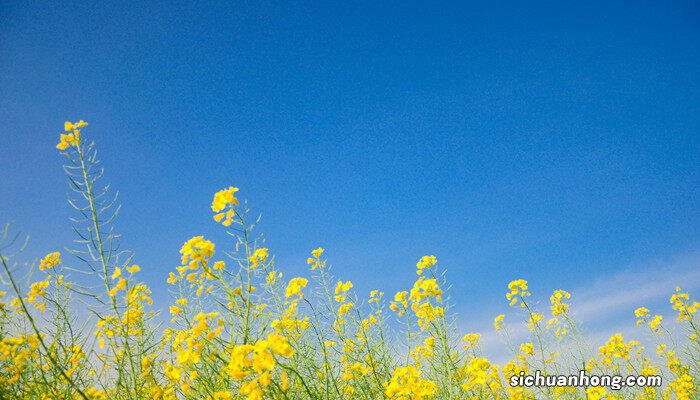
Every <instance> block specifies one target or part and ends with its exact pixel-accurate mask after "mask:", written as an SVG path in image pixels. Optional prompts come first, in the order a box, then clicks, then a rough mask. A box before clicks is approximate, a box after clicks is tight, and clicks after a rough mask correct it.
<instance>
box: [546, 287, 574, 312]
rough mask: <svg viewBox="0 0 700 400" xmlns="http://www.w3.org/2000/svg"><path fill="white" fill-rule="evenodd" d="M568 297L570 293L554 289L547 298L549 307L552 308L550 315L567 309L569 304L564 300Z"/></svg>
mask: <svg viewBox="0 0 700 400" xmlns="http://www.w3.org/2000/svg"><path fill="white" fill-rule="evenodd" d="M569 298H571V295H570V294H569V292H567V291H565V290H555V291H554V293H553V294H552V296H551V297H550V298H549V302H550V303H551V306H550V307H549V308H550V310H552V316H554V317H556V316H558V315H561V314H564V313H566V312H567V311H569V305H568V304H566V303H564V300H565V299H569Z"/></svg>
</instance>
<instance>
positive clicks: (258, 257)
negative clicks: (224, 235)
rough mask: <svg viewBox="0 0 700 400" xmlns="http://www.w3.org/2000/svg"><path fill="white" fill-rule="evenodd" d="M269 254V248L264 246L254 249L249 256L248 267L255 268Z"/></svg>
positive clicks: (262, 262)
mask: <svg viewBox="0 0 700 400" xmlns="http://www.w3.org/2000/svg"><path fill="white" fill-rule="evenodd" d="M269 255H270V252H269V249H268V248H266V247H263V248H260V249H256V250H255V251H254V252H253V255H252V256H251V257H250V260H249V261H250V268H257V267H259V266H260V265H262V264H264V263H265V260H267V257H268V256H269Z"/></svg>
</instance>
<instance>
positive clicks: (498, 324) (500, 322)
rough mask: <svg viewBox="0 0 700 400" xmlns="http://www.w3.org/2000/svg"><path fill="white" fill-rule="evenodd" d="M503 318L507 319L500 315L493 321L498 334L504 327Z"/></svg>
mask: <svg viewBox="0 0 700 400" xmlns="http://www.w3.org/2000/svg"><path fill="white" fill-rule="evenodd" d="M503 318H505V315H503V314H500V315H498V316H496V318H494V319H493V327H494V329H496V332H498V331H500V330H501V327H502V326H503Z"/></svg>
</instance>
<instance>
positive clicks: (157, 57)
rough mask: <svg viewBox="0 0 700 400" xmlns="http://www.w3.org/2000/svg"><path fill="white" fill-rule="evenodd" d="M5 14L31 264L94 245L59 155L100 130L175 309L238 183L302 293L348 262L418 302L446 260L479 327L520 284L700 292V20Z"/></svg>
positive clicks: (533, 11) (150, 265) (263, 7)
mask: <svg viewBox="0 0 700 400" xmlns="http://www.w3.org/2000/svg"><path fill="white" fill-rule="evenodd" d="M0 8H1V10H0V54H2V56H0V93H2V96H0V121H2V130H1V133H0V135H2V136H1V137H2V140H1V141H0V143H1V144H0V151H1V154H2V157H0V181H1V182H2V184H1V186H0V187H1V188H2V189H1V190H2V195H1V196H0V220H2V221H5V220H13V221H15V223H16V225H15V226H16V228H17V229H18V230H21V231H23V232H26V233H29V234H31V236H32V245H31V247H30V248H29V250H28V252H27V256H28V257H33V256H39V255H41V254H44V253H46V252H48V251H52V250H56V249H62V248H64V247H66V246H69V245H70V241H71V240H72V237H71V231H70V226H69V223H68V217H69V216H70V209H69V206H68V205H67V203H66V201H65V199H66V196H67V194H68V187H67V184H66V182H65V179H64V177H63V173H62V171H61V168H60V165H61V162H62V161H63V160H62V158H61V157H60V156H59V154H58V151H57V150H56V149H55V148H54V145H55V143H56V141H57V137H58V134H59V132H60V131H61V127H62V123H63V121H65V120H78V119H85V120H87V121H89V122H90V127H89V128H88V129H87V130H86V131H85V134H86V135H88V136H89V137H90V138H93V139H95V140H96V141H97V142H98V146H99V149H100V154H101V158H102V160H103V162H104V163H105V166H106V167H107V175H106V179H107V180H108V181H109V182H111V183H112V185H113V187H114V188H117V189H118V190H119V191H120V195H121V199H122V201H123V203H124V208H123V212H122V215H121V219H120V220H119V221H118V223H117V228H118V230H119V231H120V232H121V233H123V235H124V244H125V245H126V246H127V247H129V248H131V249H133V250H134V251H136V254H137V261H138V263H139V264H140V265H141V266H142V268H143V270H144V272H143V275H142V277H143V279H144V280H146V281H147V282H148V283H149V284H151V286H153V289H154V291H156V293H160V294H165V288H164V285H163V281H164V279H165V276H166V275H167V272H168V271H171V270H172V269H173V268H174V267H175V266H176V265H177V264H178V259H179V256H178V250H179V248H180V246H181V244H182V242H184V241H185V240H187V239H188V238H190V237H191V236H194V235H200V234H204V235H207V236H212V237H217V238H218V237H221V236H220V228H219V227H217V225H216V224H215V223H214V222H213V221H212V220H211V211H210V209H209V205H210V203H211V197H212V194H213V193H214V192H215V191H217V190H219V189H221V188H224V187H227V186H229V185H234V186H238V187H240V188H241V191H240V197H241V198H244V199H247V200H248V201H249V202H250V205H251V206H252V207H253V209H254V210H256V211H259V212H262V213H263V218H264V219H263V224H262V225H261V228H262V230H264V232H265V233H266V236H267V238H268V244H269V245H270V247H271V248H272V250H273V252H274V253H275V254H276V256H277V259H278V265H280V267H281V268H282V269H283V270H284V271H285V272H286V273H287V275H288V276H289V275H294V274H297V273H299V274H305V273H306V272H305V262H304V260H305V259H306V256H307V254H308V252H309V251H310V250H311V249H313V248H315V247H317V246H323V247H325V248H326V249H327V255H328V256H329V258H330V260H331V262H332V264H333V265H334V268H335V269H336V272H337V273H338V274H339V275H340V276H341V277H342V278H344V279H353V280H354V281H355V283H356V287H357V288H358V289H359V290H361V291H364V292H366V291H369V290H370V289H373V288H375V287H379V288H382V289H384V290H386V291H387V292H393V291H396V290H399V289H403V288H405V287H406V286H408V285H410V284H411V282H412V280H413V279H414V278H415V275H414V273H413V270H414V265H415V262H416V260H417V259H418V258H419V257H420V256H422V255H424V254H434V255H436V256H437V257H438V258H439V260H440V262H441V264H442V265H444V266H446V267H447V268H448V270H449V275H448V276H449V279H450V281H451V282H452V285H453V286H452V299H453V300H454V301H455V302H456V303H457V311H459V312H460V314H461V315H462V317H461V318H462V320H463V321H464V322H463V324H464V325H465V326H470V324H471V321H472V320H474V321H476V320H479V321H480V322H478V323H477V322H474V324H473V325H475V326H476V325H478V324H482V323H485V324H488V323H489V322H490V317H491V316H492V315H493V314H495V313H499V312H501V311H503V310H504V309H505V299H504V297H503V295H504V292H505V286H506V285H507V283H508V282H509V281H510V280H512V279H515V278H525V279H528V280H529V281H530V284H531V287H532V289H533V291H534V292H535V293H536V294H538V293H539V295H540V298H542V299H546V296H547V295H548V293H549V292H550V291H551V290H552V289H555V288H565V289H570V290H572V291H574V292H575V293H576V291H577V290H578V292H580V293H581V294H582V297H583V298H585V297H586V296H588V297H590V298H600V295H595V293H600V294H601V295H602V294H606V293H610V292H611V291H615V290H627V289H626V287H625V286H624V285H622V283H623V282H636V281H634V280H630V279H631V278H632V277H634V276H637V277H638V276H643V277H645V278H644V279H646V283H647V285H643V282H638V283H636V284H634V285H633V286H635V287H637V288H638V287H647V288H649V289H648V290H646V291H642V292H643V293H642V295H640V297H639V300H640V301H644V302H646V304H649V303H658V304H664V305H665V302H666V300H665V299H666V297H667V296H666V295H665V294H664V295H663V296H662V295H658V294H655V295H654V296H651V297H650V295H649V293H652V292H654V293H656V292H655V291H654V290H653V289H655V288H657V287H656V286H654V284H655V283H656V282H658V284H659V285H662V283H663V284H664V285H666V286H664V287H663V288H662V289H664V291H665V289H667V286H668V289H669V290H670V288H672V286H673V283H671V282H670V281H669V282H667V281H666V280H664V279H665V278H668V277H669V276H670V277H671V278H674V277H676V278H677V279H676V280H677V281H678V283H680V284H683V285H684V286H685V287H688V288H689V289H691V291H694V292H695V293H697V292H698V290H697V289H698V288H699V287H700V276H698V275H697V274H695V273H694V271H696V270H697V269H698V266H700V229H699V228H700V212H699V211H700V200H698V199H700V133H699V130H698V129H699V128H700V98H699V96H700V95H699V93H700V74H698V65H700V24H699V23H698V22H699V19H700V6H699V5H698V4H697V3H695V2H690V1H687V2H682V1H679V2H642V3H640V2H635V3H629V2H614V1H613V2H588V3H586V4H583V5H582V4H578V5H576V6H573V5H571V4H562V3H560V2H553V1H551V2H536V1H534V2H527V3H526V4H525V3H521V4H512V3H508V2H500V3H492V2H490V3H488V4H487V3H486V2H484V3H471V2H455V3H444V4H442V5H441V6H440V7H438V6H436V4H435V3H434V2H425V3H417V2H401V3H394V4H389V3H376V2H371V3H370V2H366V3H355V2H352V3H347V2H346V3H337V2H335V3H331V2H327V3H323V4H319V3H316V4H311V3H305V2H279V3H274V2H215V3H210V2H206V1H199V2H187V3H186V2H173V3H168V4H165V3H164V2H147V3H139V4H137V3H128V2H99V1H98V2H89V3H86V2H76V3H73V4H70V2H61V4H58V3H55V4H45V3H43V2H32V1H26V2H8V1H4V2H2V6H1V7H0ZM218 248H220V249H223V248H226V243H224V242H219V243H218ZM640 274H641V275H640ZM613 276H614V277H617V278H615V279H612V278H611V277H613ZM661 278H664V279H661ZM671 280H673V279H671ZM606 282H607V286H605V285H606ZM610 282H617V283H616V284H614V285H613V286H611V285H612V284H611V283H610ZM664 282H665V283H664ZM601 285H602V286H601ZM649 285H651V286H649ZM596 288H598V289H596ZM601 288H602V289H601ZM630 289H631V288H630ZM596 290H598V292H596ZM665 292H666V293H668V291H665ZM644 293H646V295H645V294H644ZM669 294H670V293H669ZM573 302H574V304H576V299H574V300H573ZM637 305H642V304H634V305H628V306H629V309H633V308H634V307H636V306H637ZM582 306H583V305H582ZM605 308H606V307H603V309H605ZM618 311H619V312H620V314H619V315H622V316H624V318H627V319H628V320H632V318H631V316H630V315H629V310H628V309H625V310H618ZM611 315H612V314H611ZM615 315H617V314H615ZM484 316H487V317H486V319H484ZM608 317H610V318H612V317H611V316H610V315H609V316H608ZM619 318H623V317H619ZM613 319H616V320H617V319H618V317H615V318H613ZM627 322H628V321H627ZM601 323H602V322H601ZM608 325H610V324H608Z"/></svg>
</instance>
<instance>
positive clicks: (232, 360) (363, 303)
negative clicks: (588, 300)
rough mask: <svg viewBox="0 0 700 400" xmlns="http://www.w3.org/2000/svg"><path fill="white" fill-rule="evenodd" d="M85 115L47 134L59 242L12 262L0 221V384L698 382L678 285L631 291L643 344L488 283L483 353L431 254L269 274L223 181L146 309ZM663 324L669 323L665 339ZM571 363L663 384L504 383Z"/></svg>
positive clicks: (683, 389) (74, 391) (186, 393)
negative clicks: (639, 299)
mask: <svg viewBox="0 0 700 400" xmlns="http://www.w3.org/2000/svg"><path fill="white" fill-rule="evenodd" d="M86 127H87V123H86V122H84V121H79V122H74V123H71V122H66V123H65V127H64V128H65V132H64V133H62V134H61V135H60V139H59V143H58V145H57V146H56V147H57V149H58V150H60V151H61V152H62V153H63V154H64V155H65V157H66V162H65V165H64V170H65V172H66V174H67V178H68V183H69V185H70V188H71V190H72V196H71V199H70V206H71V207H72V208H73V209H74V219H73V220H72V224H73V228H74V232H75V235H76V237H75V239H76V242H75V243H76V246H75V248H73V249H69V250H61V249H45V250H46V253H47V254H46V256H45V257H44V258H43V259H42V260H41V261H40V262H39V263H38V265H37V268H35V269H34V268H33V269H31V270H30V269H28V268H25V267H24V266H23V264H22V263H21V262H20V258H21V254H22V253H21V250H22V247H23V244H22V243H21V240H15V236H13V235H12V234H11V233H10V230H9V227H8V229H6V230H5V231H4V234H3V240H2V243H1V245H0V258H1V261H2V270H1V274H2V282H3V283H4V285H5V286H4V287H3V288H2V290H4V291H3V292H0V294H2V297H0V399H248V400H257V399H319V400H320V399H367V400H375V399H406V400H408V399H415V400H420V399H426V400H427V399H699V398H700V393H698V390H697V383H698V382H699V381H700V325H699V324H700V321H699V320H698V316H697V310H698V308H699V307H700V304H699V303H698V302H697V301H694V299H692V298H691V297H690V296H689V294H688V293H686V292H684V291H683V290H681V289H680V288H678V289H677V290H676V292H674V293H669V296H670V298H669V300H670V301H669V307H670V308H671V309H673V310H674V311H675V315H676V316H677V317H676V319H675V321H667V320H664V319H663V318H662V317H661V316H660V315H656V314H655V313H653V312H652V311H651V310H649V309H647V308H644V307H641V306H642V305H640V308H638V309H636V310H630V313H634V315H635V317H636V318H637V325H639V327H638V330H639V335H640V337H645V338H648V339H649V342H650V343H654V345H653V346H648V345H647V346H643V345H642V344H641V343H640V342H638V341H635V340H630V338H625V337H623V336H622V335H620V334H616V335H613V336H612V337H610V338H609V340H607V341H606V342H604V343H589V341H588V338H587V337H586V335H585V334H584V333H583V332H582V330H581V329H580V325H579V323H578V322H577V321H576V320H575V319H574V317H573V316H572V310H571V309H570V306H569V304H570V302H571V295H570V294H569V293H568V292H566V291H565V290H556V291H554V292H553V293H552V294H551V297H550V304H548V305H547V306H546V307H544V309H538V308H537V307H536V306H535V304H534V302H531V301H530V299H531V297H530V296H531V294H530V290H531V289H530V288H529V287H528V282H527V281H526V280H523V279H518V280H514V281H512V282H511V283H510V284H509V285H508V287H507V288H503V289H504V293H505V297H504V304H508V305H509V306H510V309H511V312H510V313H509V314H508V315H498V316H494V320H493V329H494V330H495V331H497V332H498V333H499V334H500V335H501V336H502V338H503V343H504V344H503V346H508V348H509V349H512V354H511V359H510V360H509V361H507V362H505V363H501V365H497V364H496V363H494V362H492V361H490V360H489V358H488V355H487V354H484V353H483V352H482V350H481V346H480V339H481V335H480V334H479V333H477V332H459V331H457V328H456V326H457V324H456V317H455V316H454V313H453V312H452V311H451V307H450V303H449V301H448V296H447V293H446V288H447V287H448V286H449V285H448V283H447V282H446V279H445V274H444V272H445V271H444V269H442V268H441V265H440V263H439V262H438V259H437V258H436V257H435V256H432V255H426V256H424V257H422V258H421V259H419V260H417V264H416V266H415V268H411V269H406V274H415V277H416V279H415V283H414V284H413V286H412V287H409V288H406V290H405V291H401V292H398V293H384V292H382V291H381V288H378V289H377V290H373V291H371V292H370V293H369V294H368V295H363V294H359V293H356V292H355V291H354V290H353V284H352V282H351V281H350V280H339V278H338V277H335V276H334V275H333V271H332V269H331V268H330V265H329V264H328V263H327V260H326V258H325V256H324V249H322V248H316V249H309V257H308V259H307V265H308V268H307V270H306V271H302V272H300V274H299V275H300V276H291V277H287V276H283V274H282V273H281V272H280V270H279V269H278V268H277V266H276V265H275V261H274V256H273V253H272V249H269V248H266V247H262V245H261V243H262V242H261V241H260V240H258V237H257V236H256V234H255V233H254V232H253V228H252V227H253V225H254V222H255V221H254V219H250V218H249V213H248V210H247V209H246V207H244V206H243V205H242V203H241V202H239V197H238V196H240V194H239V189H238V188H236V187H229V188H225V189H223V190H221V191H219V192H217V193H215V194H214V195H213V200H212V203H211V210H212V218H213V220H214V221H215V222H216V227H217V228H218V229H223V230H226V232H227V233H228V234H229V235H230V237H231V238H232V239H233V240H232V241H229V242H227V244H226V245H225V247H222V248H221V247H219V245H215V243H213V242H212V241H210V240H208V239H207V238H206V237H204V236H194V237H192V238H190V239H189V240H186V241H185V242H184V244H183V245H182V248H181V250H180V253H181V262H180V265H174V266H173V268H172V270H171V271H170V272H169V273H168V274H167V275H164V276H163V280H166V281H167V284H168V285H169V287H170V288H171V290H172V293H174V295H173V298H172V299H171V305H170V306H169V309H167V310H157V309H155V308H154V306H153V302H152V298H151V291H150V289H149V286H148V283H147V282H143V281H141V280H140V278H139V276H140V271H141V268H148V266H145V265H144V266H139V265H138V262H137V260H135V259H134V257H133V255H132V254H131V253H129V252H128V251H125V250H123V249H121V248H120V246H119V236H118V235H117V234H116V233H115V232H114V230H113V226H114V222H115V219H116V217H117V214H118V213H117V211H118V207H117V206H116V205H115V204H114V203H115V201H114V200H115V198H114V197H113V196H112V195H111V194H110V191H109V190H108V186H107V185H106V184H103V183H102V181H101V180H100V178H101V177H102V169H101V168H102V167H101V166H100V164H99V161H98V159H97V153H96V145H95V143H94V142H92V141H90V140H86V138H85V136H84V135H83V130H85V128H86ZM197 206H198V207H199V206H202V207H206V206H207V205H197ZM59 250H60V251H59ZM78 310H85V311H78ZM162 321H166V323H165V324H162V323H161V322H162ZM511 321H513V322H511ZM517 324H523V325H526V326H527V329H528V331H529V336H528V339H527V340H526V341H519V340H515V339H514V337H513V336H512V335H511V334H510V333H511V332H512V330H513V329H514V327H515V326H516V325H517ZM670 325H678V326H677V327H676V328H675V329H673V331H674V332H676V334H675V335H676V336H675V337H674V335H672V334H671V329H670ZM645 347H646V348H645ZM581 369H584V370H585V371H586V372H587V373H589V374H591V375H594V374H595V375H612V376H628V375H638V376H655V375H660V376H661V377H662V378H663V385H662V386H661V387H652V386H639V387H623V388H621V389H619V390H614V389H611V388H609V387H602V386H592V385H591V386H588V387H573V386H559V387H534V386H531V387H523V386H511V385H510V383H509V382H510V378H511V377H513V376H520V375H526V374H534V372H535V371H541V372H542V373H543V374H578V372H579V371H580V370H581Z"/></svg>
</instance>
